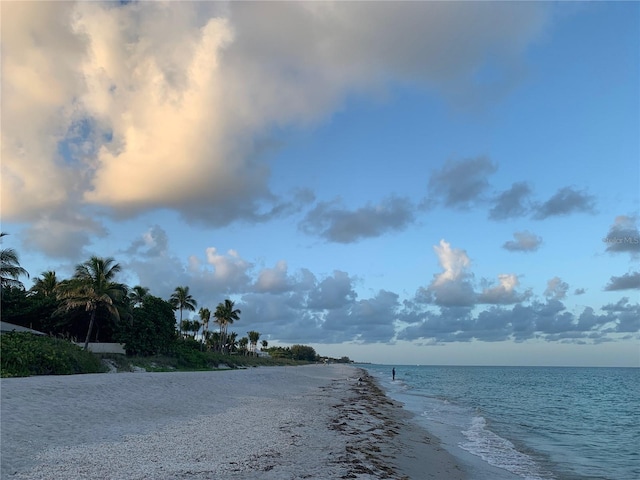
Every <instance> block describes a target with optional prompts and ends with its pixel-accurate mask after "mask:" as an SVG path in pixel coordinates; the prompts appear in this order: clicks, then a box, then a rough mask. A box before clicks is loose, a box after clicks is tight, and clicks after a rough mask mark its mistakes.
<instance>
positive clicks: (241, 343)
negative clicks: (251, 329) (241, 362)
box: [238, 337, 249, 355]
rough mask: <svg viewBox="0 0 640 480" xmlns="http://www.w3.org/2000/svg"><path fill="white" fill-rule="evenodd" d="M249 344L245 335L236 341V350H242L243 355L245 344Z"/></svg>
mask: <svg viewBox="0 0 640 480" xmlns="http://www.w3.org/2000/svg"><path fill="white" fill-rule="evenodd" d="M248 344H249V339H248V338H247V337H242V338H241V339H240V341H239V342H238V350H240V351H241V352H242V354H243V355H246V354H247V345H248Z"/></svg>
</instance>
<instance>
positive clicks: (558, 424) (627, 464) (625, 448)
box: [359, 364, 640, 480]
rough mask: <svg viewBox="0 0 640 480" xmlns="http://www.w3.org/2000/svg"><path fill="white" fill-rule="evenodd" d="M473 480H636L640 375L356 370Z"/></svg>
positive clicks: (633, 371) (621, 371)
mask: <svg viewBox="0 0 640 480" xmlns="http://www.w3.org/2000/svg"><path fill="white" fill-rule="evenodd" d="M359 366H360V367H362V368H365V369H366V370H367V371H368V372H369V373H370V374H371V375H373V376H374V377H375V378H376V379H377V380H378V382H379V383H380V385H381V386H382V387H383V388H385V390H386V392H387V394H388V395H389V396H390V397H391V398H393V399H395V400H398V401H400V402H402V403H403V404H404V407H405V408H406V409H407V410H410V411H412V412H413V413H415V414H416V415H417V417H416V419H417V421H418V422H419V423H421V424H422V425H423V426H424V427H425V428H426V429H427V430H429V431H430V432H432V433H433V434H435V435H437V436H438V437H439V438H440V439H441V441H442V445H443V447H444V448H445V449H446V450H448V451H449V452H450V453H452V454H453V455H454V456H456V457H457V458H458V459H459V460H460V463H461V465H462V466H463V467H465V469H466V470H467V471H468V472H469V473H470V477H471V478H472V479H473V480H499V479H505V480H506V479H527V480H542V479H545V480H546V479H555V480H578V479H579V480H595V479H607V480H638V479H640V369H638V368H587V367H584V368H582V367H576V368H574V367H458V366H408V365H406V366H402V365H400V366H399V365H396V366H395V369H396V379H395V381H392V379H391V369H392V368H393V367H392V366H390V365H369V364H366V365H359Z"/></svg>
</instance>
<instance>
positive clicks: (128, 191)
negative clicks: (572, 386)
mask: <svg viewBox="0 0 640 480" xmlns="http://www.w3.org/2000/svg"><path fill="white" fill-rule="evenodd" d="M0 19H1V27H2V30H1V36H2V42H1V49H2V51H1V53H2V72H1V77H0V80H1V95H2V96H1V98H2V100H1V115H2V118H1V120H2V121H1V134H2V152H1V187H2V203H1V214H2V225H1V228H2V231H3V232H6V233H8V234H9V235H7V236H5V237H3V248H14V249H16V250H17V252H18V254H19V256H20V263H21V265H22V266H23V267H24V268H26V269H27V270H28V271H29V273H30V275H31V277H30V278H29V279H26V278H23V281H24V283H25V287H27V288H29V287H30V286H31V285H32V281H33V279H34V278H36V277H37V276H39V275H40V274H41V273H42V272H44V271H48V270H54V271H56V272H57V275H58V277H59V278H68V277H70V276H71V275H72V274H73V271H74V267H75V265H76V264H78V263H81V262H84V261H85V260H87V259H88V258H90V257H91V256H92V255H97V256H100V257H113V258H114V259H115V260H116V261H117V262H118V263H119V264H120V265H121V267H122V272H121V274H120V277H119V278H118V280H119V281H121V282H124V283H126V284H128V285H129V286H134V285H142V286H145V287H148V288H149V289H150V293H151V294H153V295H156V296H159V297H162V298H165V299H168V298H169V296H170V295H171V293H172V292H173V290H174V289H175V288H176V287H177V286H188V287H189V288H190V292H191V293H192V295H193V296H194V298H195V299H196V300H197V302H198V307H207V308H209V309H211V310H213V309H215V307H216V305H217V304H218V303H220V302H221V301H223V300H224V299H225V298H230V299H232V300H233V301H234V302H236V306H237V307H238V308H240V309H241V311H242V314H241V316H240V321H238V322H237V323H235V324H234V325H233V326H232V327H231V330H233V331H236V332H238V334H239V336H244V335H245V333H246V332H248V331H250V330H256V331H258V332H260V333H261V340H262V339H265V340H267V341H268V342H269V344H270V345H282V346H288V345H292V344H296V343H299V344H305V345H311V346H313V347H314V348H315V349H316V351H317V353H319V354H321V355H328V356H335V357H341V356H348V357H350V358H351V359H353V360H357V361H364V362H373V363H386V364H439V365H576V366H588V365H592V366H636V367H637V366H640V264H639V260H640V233H639V231H638V228H639V225H640V222H639V215H640V202H639V197H640V140H639V139H640V135H639V133H640V78H639V77H640V42H639V41H638V40H639V39H640V4H639V3H637V2H589V3H580V2H566V3H564V2H559V3H551V2H495V3H494V2H476V3H466V2H406V3H405V2H337V3H333V2H282V3H278V2H255V3H254V2H168V3H163V2H111V3H102V2H93V1H92V2H78V3H74V2H44V3H39V2H2V3H1V4H0ZM194 315H195V314H194ZM196 316H197V315H196Z"/></svg>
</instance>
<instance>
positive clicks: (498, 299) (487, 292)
mask: <svg viewBox="0 0 640 480" xmlns="http://www.w3.org/2000/svg"><path fill="white" fill-rule="evenodd" d="M519 284H520V281H519V280H518V276H517V275H515V274H513V273H502V274H500V275H498V285H495V286H493V287H488V288H485V289H484V290H483V291H482V293H481V294H480V295H479V296H478V301H479V303H491V304H510V303H518V302H522V301H524V300H526V299H528V298H529V296H530V292H526V293H524V294H520V293H518V292H517V291H516V287H517V286H518V285H519Z"/></svg>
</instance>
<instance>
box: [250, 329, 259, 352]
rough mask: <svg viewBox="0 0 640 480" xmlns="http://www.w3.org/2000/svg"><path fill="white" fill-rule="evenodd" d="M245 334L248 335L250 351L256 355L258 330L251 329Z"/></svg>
mask: <svg viewBox="0 0 640 480" xmlns="http://www.w3.org/2000/svg"><path fill="white" fill-rule="evenodd" d="M247 335H248V336H249V342H251V351H252V352H253V354H254V355H256V354H257V353H258V352H257V350H258V348H257V347H258V340H260V332H256V331H255V330H251V331H250V332H247Z"/></svg>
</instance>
